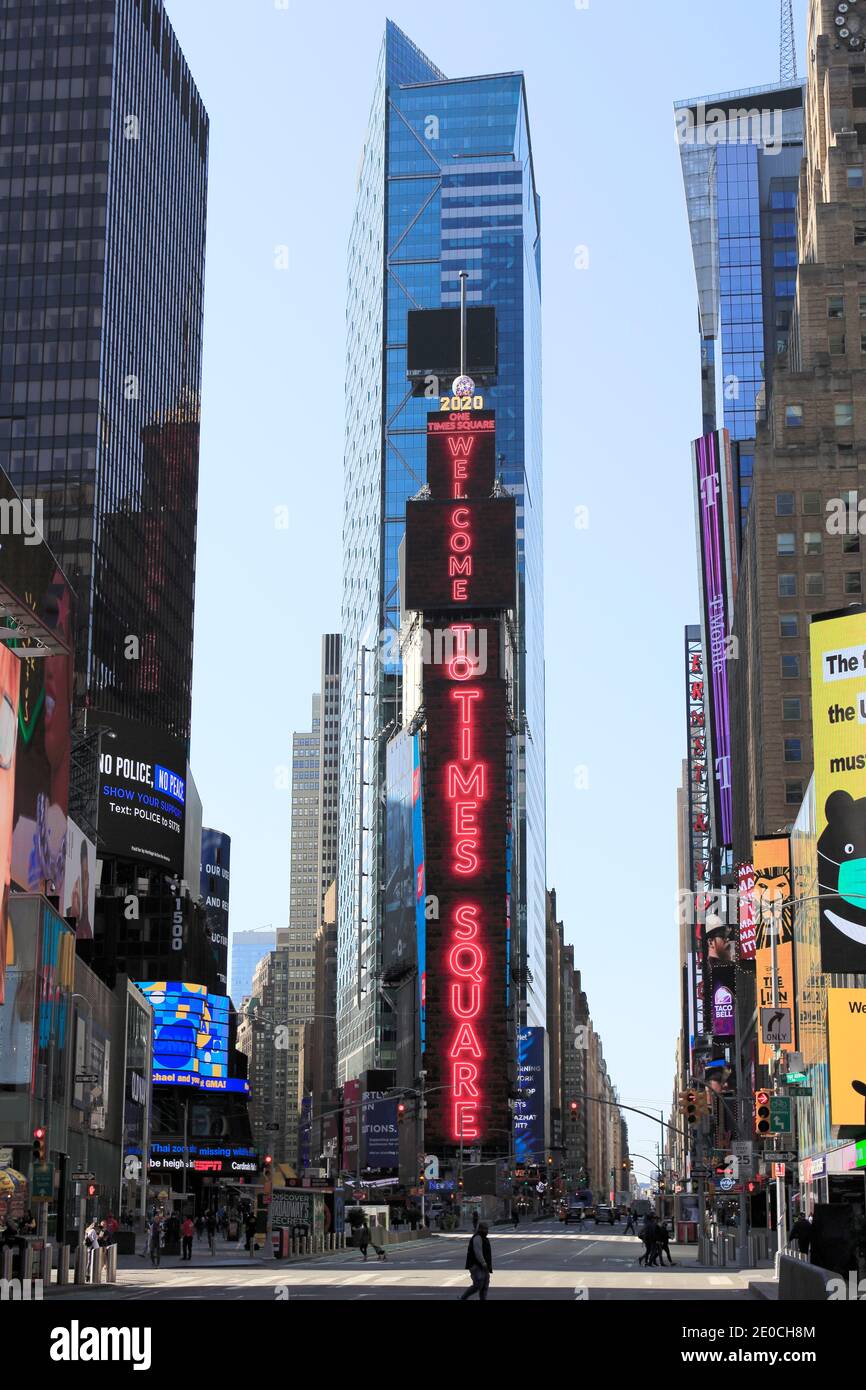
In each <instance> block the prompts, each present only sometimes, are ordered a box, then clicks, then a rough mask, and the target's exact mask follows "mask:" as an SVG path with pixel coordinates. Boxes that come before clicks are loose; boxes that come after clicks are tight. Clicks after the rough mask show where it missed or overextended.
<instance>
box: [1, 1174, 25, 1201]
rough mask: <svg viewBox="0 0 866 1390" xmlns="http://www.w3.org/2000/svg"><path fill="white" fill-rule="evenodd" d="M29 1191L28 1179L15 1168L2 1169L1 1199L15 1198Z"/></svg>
mask: <svg viewBox="0 0 866 1390" xmlns="http://www.w3.org/2000/svg"><path fill="white" fill-rule="evenodd" d="M26 1191H27V1179H26V1178H25V1176H24V1174H23V1173H19V1172H18V1171H17V1169H15V1168H0V1197H14V1196H15V1195H16V1194H17V1193H24V1192H26Z"/></svg>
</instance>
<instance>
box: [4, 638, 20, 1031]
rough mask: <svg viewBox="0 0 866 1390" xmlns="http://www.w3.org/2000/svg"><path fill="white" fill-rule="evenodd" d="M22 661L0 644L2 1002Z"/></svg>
mask: <svg viewBox="0 0 866 1390" xmlns="http://www.w3.org/2000/svg"><path fill="white" fill-rule="evenodd" d="M20 671H21V663H20V662H19V660H18V658H17V657H16V656H13V655H12V653H11V652H10V650H9V648H8V647H5V646H0V1004H2V1003H3V1002H4V1001H5V998H6V935H7V931H8V925H9V885H10V879H11V874H12V823H13V818H14V814H15V749H16V743H17V734H18V680H19V674H20Z"/></svg>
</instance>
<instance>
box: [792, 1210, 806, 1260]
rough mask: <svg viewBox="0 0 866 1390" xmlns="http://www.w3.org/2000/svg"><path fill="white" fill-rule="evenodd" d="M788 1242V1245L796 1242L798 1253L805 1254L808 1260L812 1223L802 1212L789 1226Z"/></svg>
mask: <svg viewBox="0 0 866 1390" xmlns="http://www.w3.org/2000/svg"><path fill="white" fill-rule="evenodd" d="M788 1242H789V1244H790V1245H794V1244H795V1243H796V1246H797V1249H798V1250H799V1251H800V1254H801V1255H805V1256H806V1259H807V1260H808V1258H809V1251H810V1249H811V1247H812V1223H811V1221H810V1220H809V1218H808V1216H806V1215H805V1214H804V1213H803V1212H800V1215H799V1216H798V1217H797V1220H796V1221H795V1222H794V1224H793V1226H792V1227H791V1234H790V1236H789V1237H788Z"/></svg>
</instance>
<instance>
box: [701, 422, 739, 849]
mask: <svg viewBox="0 0 866 1390" xmlns="http://www.w3.org/2000/svg"><path fill="white" fill-rule="evenodd" d="M692 457H693V460H694V469H695V486H696V494H695V497H696V506H697V519H698V539H699V554H700V575H699V578H700V588H701V600H702V616H703V645H704V657H705V666H706V671H707V697H708V706H709V727H708V730H707V733H708V747H709V755H710V766H711V768H712V789H713V797H712V807H713V817H714V827H715V836H716V844H717V845H730V843H731V841H732V839H733V809H732V799H731V716H730V689H729V680H728V661H729V660H730V659H731V657H732V656H733V648H732V641H731V636H730V634H731V622H732V619H733V613H734V602H735V600H736V596H737V536H738V529H739V511H738V508H737V507H736V506H735V502H734V482H733V471H732V468H731V445H730V437H729V435H728V432H727V430H719V431H716V432H714V433H712V434H705V435H704V436H703V438H701V439H697V440H695V443H694V444H693V446H692Z"/></svg>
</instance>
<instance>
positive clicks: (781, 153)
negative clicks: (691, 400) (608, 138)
mask: <svg viewBox="0 0 866 1390" xmlns="http://www.w3.org/2000/svg"><path fill="white" fill-rule="evenodd" d="M689 110H690V111H691V112H692V113H693V117H694V121H695V124H694V126H693V128H692V129H691V131H690V132H689V138H687V139H684V140H683V142H682V143H681V148H680V156H681V160H682V166H683V180H684V183H685V190H686V200H687V204H688V213H689V228H690V232H691V238H692V249H693V253H694V262H695V273H696V276H697V283H698V300H699V306H700V333H701V366H702V377H703V423H702V429H701V432H702V433H704V434H706V433H709V432H710V431H712V430H716V429H727V430H729V432H730V435H731V441H732V444H733V445H734V449H733V453H734V462H735V465H736V473H737V476H738V478H739V496H740V512H741V534H742V529H743V527H744V526H745V519H746V512H747V509H748V505H749V499H750V497H751V490H752V474H753V471H754V455H755V436H756V433H757V420H758V418H759V417H760V415H761V413H762V411H763V406H764V398H765V391H766V386H767V383H768V381H769V378H770V377H771V375H772V368H773V363H774V361H775V359H776V357H777V356H779V355H780V354H784V353H787V348H788V335H789V329H790V319H791V310H792V308H793V302H794V289H795V280H796V265H797V231H796V212H795V209H796V204H797V188H798V182H799V172H800V160H801V158H802V152H803V107H802V89H801V88H800V87H788V86H785V85H780V86H779V87H775V88H773V87H771V88H769V89H767V90H754V91H746V92H733V93H727V94H725V95H724V96H720V97H704V98H700V99H698V98H695V99H693V100H688V101H683V102H677V104H676V112H677V118H678V121H679V120H680V119H681V117H682V116H683V114H684V113H685V112H686V111H689ZM744 111H745V112H761V113H766V114H765V118H764V119H763V120H761V121H759V120H753V121H748V122H747V121H745V120H743V119H742V118H741V113H742V112H744ZM719 112H724V113H727V117H728V119H727V122H726V123H725V124H723V125H722V126H718V125H717V124H716V121H717V117H716V115H715V114H714V113H719ZM703 117H706V120H705V121H704V120H703Z"/></svg>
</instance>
